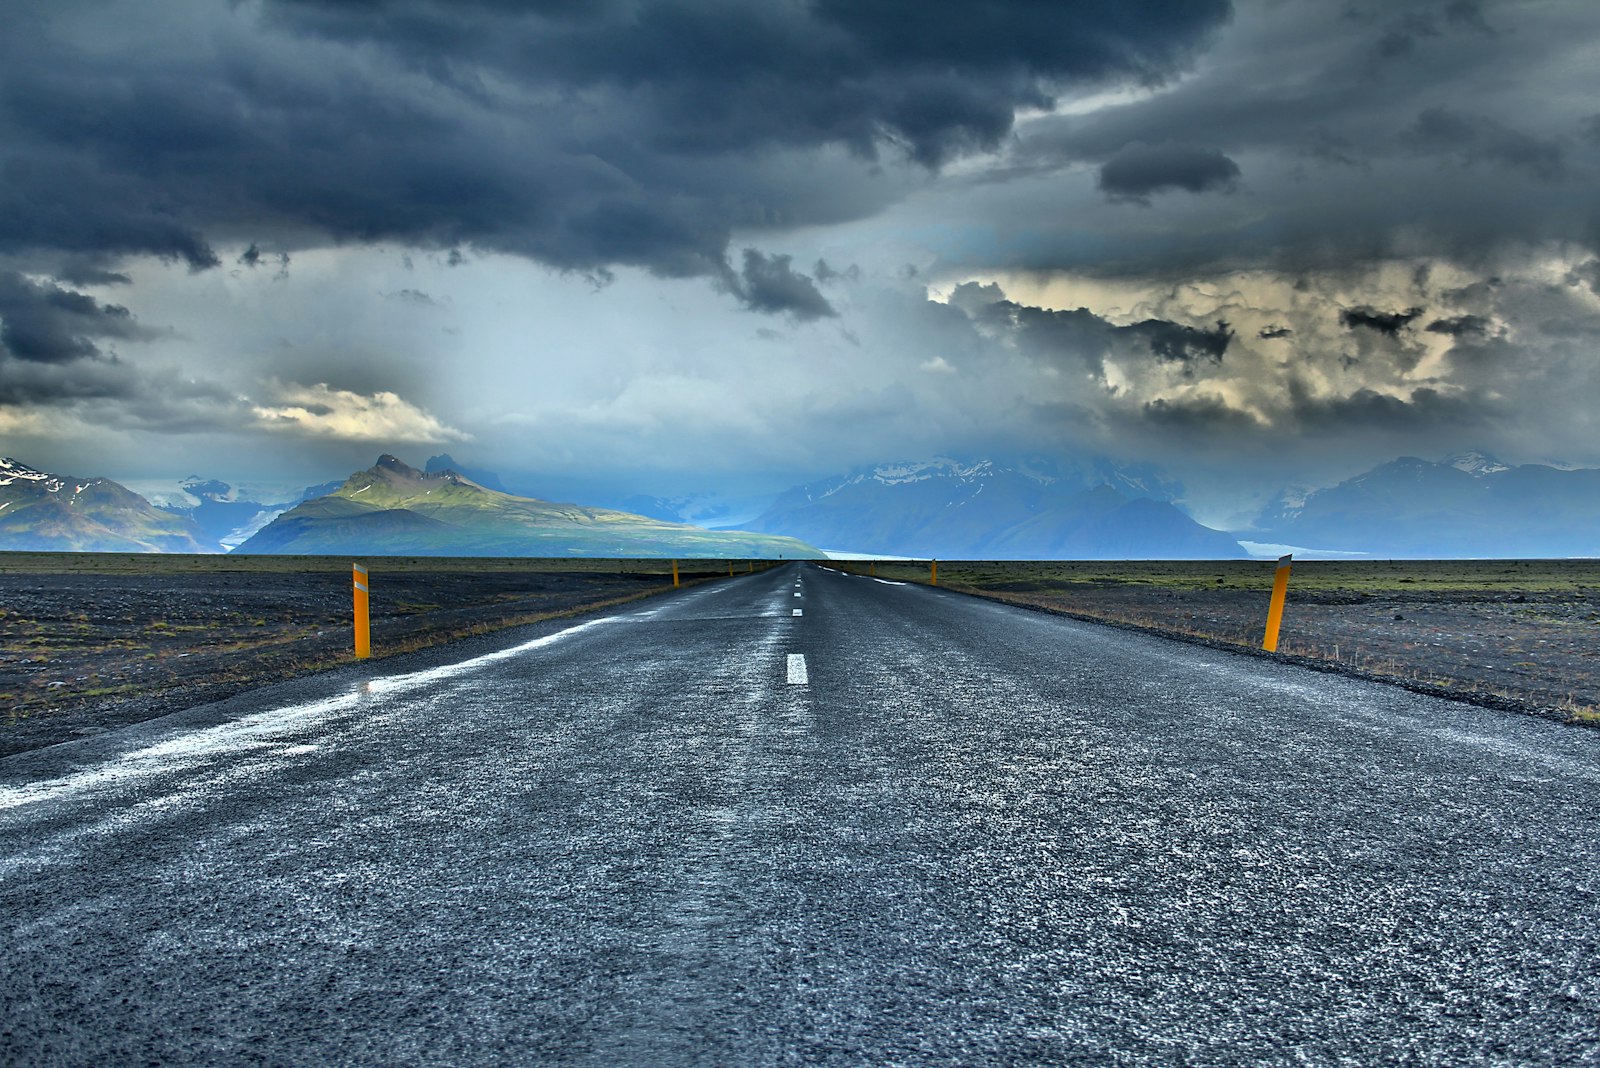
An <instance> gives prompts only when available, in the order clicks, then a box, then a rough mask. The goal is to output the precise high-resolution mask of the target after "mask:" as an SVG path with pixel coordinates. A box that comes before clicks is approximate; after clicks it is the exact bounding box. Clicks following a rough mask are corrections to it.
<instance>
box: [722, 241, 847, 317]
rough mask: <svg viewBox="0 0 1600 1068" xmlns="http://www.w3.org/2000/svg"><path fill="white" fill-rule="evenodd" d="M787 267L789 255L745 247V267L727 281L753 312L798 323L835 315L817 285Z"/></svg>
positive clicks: (836, 313)
mask: <svg viewBox="0 0 1600 1068" xmlns="http://www.w3.org/2000/svg"><path fill="white" fill-rule="evenodd" d="M789 264H790V257H788V256H779V255H773V256H767V255H764V254H762V253H761V252H759V251H757V250H756V249H753V248H747V249H745V250H744V266H743V267H742V268H741V269H740V271H739V273H738V275H737V276H734V277H732V278H730V279H729V286H730V288H732V290H733V292H734V295H735V296H737V297H738V298H739V300H740V301H741V302H742V303H743V304H744V306H745V307H747V308H749V309H751V310H752V311H759V312H769V313H782V314H785V315H789V316H791V317H793V318H795V319H798V320H801V321H809V320H812V319H822V318H832V317H834V316H837V315H838V314H839V313H838V312H836V311H834V310H833V305H832V304H829V303H828V298H826V297H824V296H823V295H822V294H821V293H820V292H819V291H818V290H817V286H816V283H815V282H813V281H812V280H811V279H810V278H807V277H806V276H805V275H803V274H800V273H799V272H797V271H795V269H794V268H793V267H791V266H790V265H789Z"/></svg>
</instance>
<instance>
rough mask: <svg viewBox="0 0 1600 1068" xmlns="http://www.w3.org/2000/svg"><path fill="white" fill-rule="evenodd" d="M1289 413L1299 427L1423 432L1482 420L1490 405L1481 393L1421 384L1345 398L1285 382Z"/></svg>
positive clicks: (1373, 391) (1477, 422)
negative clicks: (1401, 391)
mask: <svg viewBox="0 0 1600 1068" xmlns="http://www.w3.org/2000/svg"><path fill="white" fill-rule="evenodd" d="M1289 395H1290V401H1291V408H1290V412H1291V417H1292V419H1293V421H1294V425H1296V426H1297V427H1299V428H1300V429H1303V430H1319V431H1336V432H1337V431H1348V430H1351V429H1356V428H1360V429H1371V430H1390V431H1426V430H1429V429H1434V428H1438V427H1446V426H1448V427H1462V426H1469V425H1474V424H1479V423H1482V422H1483V421H1484V420H1485V419H1486V418H1487V417H1488V415H1489V414H1490V412H1491V411H1492V409H1493V407H1494V406H1493V405H1492V404H1491V403H1490V402H1489V401H1487V400H1486V399H1485V398H1483V397H1476V396H1468V395H1461V396H1458V395H1450V394H1445V393H1443V392H1441V391H1439V390H1437V389H1433V388H1429V387H1423V388H1421V389H1417V390H1415V391H1414V392H1413V393H1411V395H1410V396H1409V397H1397V396H1393V395H1391V394H1388V393H1380V392H1378V391H1377V390H1372V389H1359V390H1356V391H1355V392H1354V393H1351V394H1349V395H1347V396H1336V397H1317V396H1313V395H1312V394H1311V393H1310V392H1309V391H1308V390H1306V389H1305V387H1304V386H1302V385H1299V384H1298V383H1291V384H1290V391H1289Z"/></svg>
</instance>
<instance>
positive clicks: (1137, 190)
mask: <svg viewBox="0 0 1600 1068" xmlns="http://www.w3.org/2000/svg"><path fill="white" fill-rule="evenodd" d="M1238 180H1239V165H1238V164H1237V163H1235V162H1233V160H1231V159H1229V158H1228V157H1227V156H1224V155H1223V154H1222V153H1221V152H1219V151H1218V150H1217V149H1214V148H1201V147H1198V146H1195V145H1184V144H1177V143H1174V142H1171V141H1168V142H1164V143H1162V144H1159V145H1147V144H1144V143H1143V142H1135V143H1134V144H1131V145H1128V146H1127V147H1126V148H1123V149H1121V150H1120V151H1119V152H1117V154H1116V155H1114V156H1112V157H1111V158H1110V159H1108V160H1106V162H1105V163H1104V164H1102V165H1101V167H1100V189H1101V190H1102V191H1104V192H1105V193H1106V194H1107V195H1109V196H1113V197H1126V198H1128V199H1132V200H1146V199H1148V198H1149V197H1150V196H1151V195H1152V194H1154V193H1165V192H1171V191H1173V190H1178V189H1182V190H1185V191H1187V192H1190V193H1204V192H1207V191H1208V190H1221V189H1231V188H1232V187H1233V186H1234V185H1235V184H1236V183H1237V182H1238Z"/></svg>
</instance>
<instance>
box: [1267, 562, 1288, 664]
mask: <svg viewBox="0 0 1600 1068" xmlns="http://www.w3.org/2000/svg"><path fill="white" fill-rule="evenodd" d="M1293 558H1294V554H1293V553H1285V554H1284V555H1283V556H1280V557H1278V572H1277V574H1275V575H1273V576H1272V604H1271V606H1269V607H1268V608H1267V633H1266V635H1265V636H1264V637H1263V638H1262V639H1261V648H1263V649H1265V650H1266V651H1267V652H1269V653H1275V652H1277V651H1278V624H1280V623H1282V622H1283V602H1284V600H1285V599H1286V598H1287V597H1288V595H1289V561H1290V560H1292V559H1293Z"/></svg>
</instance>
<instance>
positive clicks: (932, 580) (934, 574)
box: [928, 560, 939, 586]
mask: <svg viewBox="0 0 1600 1068" xmlns="http://www.w3.org/2000/svg"><path fill="white" fill-rule="evenodd" d="M928 563H930V564H932V565H933V570H932V571H930V572H929V575H928V582H929V584H930V585H933V586H937V585H939V561H937V560H929V561H928Z"/></svg>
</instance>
